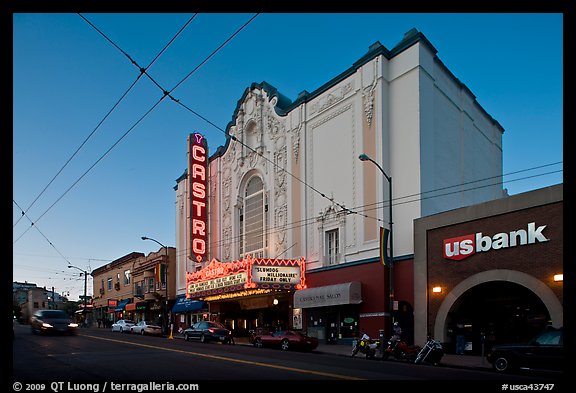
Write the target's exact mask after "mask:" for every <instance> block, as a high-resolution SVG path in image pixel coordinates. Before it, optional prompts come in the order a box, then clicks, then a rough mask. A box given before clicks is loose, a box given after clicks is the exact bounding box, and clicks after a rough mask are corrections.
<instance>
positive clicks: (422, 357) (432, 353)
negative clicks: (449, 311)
mask: <svg viewBox="0 0 576 393" xmlns="http://www.w3.org/2000/svg"><path fill="white" fill-rule="evenodd" d="M442 356H444V347H443V346H442V343H441V342H440V341H437V340H434V338H432V337H430V336H428V340H427V341H426V344H424V346H423V347H422V349H421V350H420V352H418V355H416V359H415V360H414V363H415V364H421V363H423V362H426V363H429V364H432V365H434V366H436V365H438V364H439V363H440V360H441V359H442Z"/></svg>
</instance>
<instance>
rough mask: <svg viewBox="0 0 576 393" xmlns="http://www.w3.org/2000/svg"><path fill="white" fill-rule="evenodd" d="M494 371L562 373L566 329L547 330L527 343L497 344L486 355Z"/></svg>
mask: <svg viewBox="0 0 576 393" xmlns="http://www.w3.org/2000/svg"><path fill="white" fill-rule="evenodd" d="M486 358H487V360H488V362H490V363H491V364H492V367H493V368H494V370H496V371H498V372H501V373H508V372H515V371H519V370H521V369H530V370H540V371H562V370H563V367H564V361H565V360H564V329H563V328H559V329H554V328H551V327H549V328H547V329H545V330H544V331H542V332H540V333H539V334H537V335H536V336H535V337H534V338H533V339H531V340H530V341H529V342H527V343H521V344H496V345H494V346H493V347H492V348H491V349H490V350H489V351H488V353H487V354H486Z"/></svg>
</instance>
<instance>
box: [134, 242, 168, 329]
mask: <svg viewBox="0 0 576 393" xmlns="http://www.w3.org/2000/svg"><path fill="white" fill-rule="evenodd" d="M141 239H142V240H152V241H153V242H155V243H157V244H159V245H160V247H162V248H164V251H165V254H166V273H165V275H166V300H165V302H164V323H165V324H166V326H165V328H166V330H165V331H168V329H169V328H170V324H169V321H168V265H169V262H170V261H169V258H168V247H166V246H165V245H164V244H162V243H160V242H159V241H158V240H156V239H152V238H151V237H147V236H142V237H141ZM168 338H172V330H170V335H169V336H168Z"/></svg>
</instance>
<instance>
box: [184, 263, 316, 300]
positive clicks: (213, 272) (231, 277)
mask: <svg viewBox="0 0 576 393" xmlns="http://www.w3.org/2000/svg"><path fill="white" fill-rule="evenodd" d="M305 269H306V264H305V263H304V258H301V259H262V258H261V259H259V258H252V257H250V256H248V257H246V258H245V259H243V260H241V261H235V262H227V263H223V262H219V261H217V260H216V259H213V260H212V261H211V262H210V264H209V265H208V266H206V267H205V268H204V269H202V270H199V271H197V272H193V273H186V297H188V298H203V297H206V296H212V295H218V294H226V293H233V292H240V291H246V290H253V289H270V290H273V289H274V290H278V289H280V290H281V289H284V290H294V289H304V288H306V283H305V281H306V279H305Z"/></svg>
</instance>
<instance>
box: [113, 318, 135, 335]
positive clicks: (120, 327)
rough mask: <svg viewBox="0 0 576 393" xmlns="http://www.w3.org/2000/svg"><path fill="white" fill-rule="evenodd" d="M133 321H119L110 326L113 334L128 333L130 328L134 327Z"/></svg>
mask: <svg viewBox="0 0 576 393" xmlns="http://www.w3.org/2000/svg"><path fill="white" fill-rule="evenodd" d="M134 325H135V323H134V321H132V320H130V319H120V320H118V321H116V322H114V323H113V324H112V331H113V332H120V333H130V328H132V326H134Z"/></svg>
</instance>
